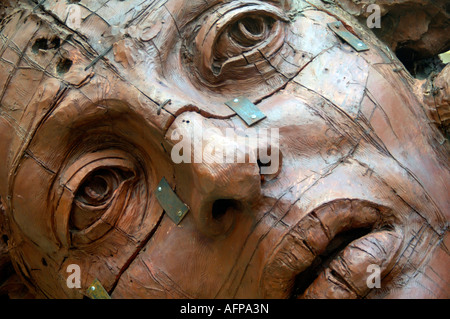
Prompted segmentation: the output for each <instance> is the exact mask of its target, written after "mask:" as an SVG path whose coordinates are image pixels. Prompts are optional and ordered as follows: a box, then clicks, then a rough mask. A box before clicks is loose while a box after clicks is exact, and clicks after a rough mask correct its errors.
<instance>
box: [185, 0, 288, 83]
mask: <svg viewBox="0 0 450 319" xmlns="http://www.w3.org/2000/svg"><path fill="white" fill-rule="evenodd" d="M248 16H259V17H264V18H271V19H273V20H274V21H275V24H274V26H273V27H272V29H271V30H270V32H269V33H268V36H267V37H266V38H265V39H263V40H261V42H260V43H258V44H255V45H254V46H250V47H249V49H248V51H242V52H241V53H239V54H237V55H236V56H229V58H228V59H227V61H225V62H223V64H221V66H220V68H218V67H217V65H216V64H215V62H216V61H215V59H216V54H217V52H216V47H217V45H218V43H219V41H220V39H221V37H222V35H223V34H224V32H227V29H228V28H230V27H231V26H232V25H233V24H234V23H236V22H238V21H239V20H241V19H243V18H246V17H248ZM286 21H289V19H288V18H287V17H286V14H285V12H284V11H283V10H281V9H280V8H277V7H275V6H273V5H271V4H267V3H262V2H259V1H251V2H246V3H242V2H237V3H236V2H232V3H229V4H227V5H225V6H224V7H222V8H220V9H219V10H217V11H216V12H215V13H214V14H213V15H211V16H210V17H209V18H207V19H206V21H205V23H203V24H202V26H201V27H200V30H199V31H198V33H197V34H196V35H194V36H195V40H194V53H193V56H194V64H195V66H196V68H197V70H198V71H199V72H200V74H201V75H202V77H203V79H205V80H206V81H207V82H209V83H217V82H220V81H221V71H222V67H226V66H227V65H228V66H230V67H232V66H233V65H240V64H242V63H243V62H240V61H241V60H242V59H245V60H246V61H247V64H248V63H250V62H249V60H248V58H249V59H252V58H253V57H254V56H255V55H256V56H260V55H261V54H265V53H267V55H266V56H270V55H272V53H274V52H276V51H277V50H278V49H279V48H280V47H281V46H282V45H283V43H284V41H283V40H284V36H285V31H284V30H285V27H284V26H283V22H286ZM266 51H267V52H266Z"/></svg>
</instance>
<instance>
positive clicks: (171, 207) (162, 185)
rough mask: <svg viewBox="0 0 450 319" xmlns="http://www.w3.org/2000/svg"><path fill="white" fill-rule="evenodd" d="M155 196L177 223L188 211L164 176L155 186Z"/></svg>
mask: <svg viewBox="0 0 450 319" xmlns="http://www.w3.org/2000/svg"><path fill="white" fill-rule="evenodd" d="M155 196H156V199H157V200H158V202H159V204H160V205H161V207H162V208H163V209H164V211H165V212H166V214H167V215H168V216H169V217H170V219H172V220H173V222H174V223H175V224H177V225H178V224H179V223H180V222H181V220H182V219H183V217H184V216H185V215H186V214H187V212H188V211H189V207H188V206H187V205H186V204H185V203H183V202H182V201H181V200H180V199H179V198H178V196H177V195H176V194H175V192H174V191H173V190H172V188H171V187H170V185H169V183H167V180H166V179H165V178H164V177H163V178H162V180H161V181H160V182H159V184H158V186H157V187H156V191H155Z"/></svg>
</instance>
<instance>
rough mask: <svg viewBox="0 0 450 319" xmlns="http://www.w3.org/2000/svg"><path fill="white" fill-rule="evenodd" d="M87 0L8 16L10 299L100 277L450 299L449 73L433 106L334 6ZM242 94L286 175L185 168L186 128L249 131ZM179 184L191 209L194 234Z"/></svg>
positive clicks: (4, 161)
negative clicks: (175, 213) (337, 29)
mask: <svg viewBox="0 0 450 319" xmlns="http://www.w3.org/2000/svg"><path fill="white" fill-rule="evenodd" d="M72 2H73V3H72ZM72 2H71V1H52V0H47V1H45V2H44V3H43V4H42V6H37V7H34V6H29V5H28V4H27V3H25V2H23V3H20V5H19V6H17V5H15V6H13V7H12V8H4V9H2V10H3V12H2V14H3V15H4V18H3V20H2V23H1V26H0V27H1V34H0V37H1V38H0V48H1V50H0V57H1V58H0V88H1V95H0V101H1V106H0V197H1V200H2V206H3V208H2V209H1V210H0V231H1V233H2V236H3V237H2V246H0V260H1V261H2V264H0V271H3V269H5V268H1V267H2V265H5V264H7V263H8V259H9V258H10V259H11V261H12V264H13V266H14V269H15V272H16V273H17V276H12V277H10V279H9V280H8V281H6V283H5V285H4V286H3V288H1V289H2V292H3V293H5V292H6V293H9V295H10V296H11V297H22V298H28V297H30V296H31V295H33V296H36V297H48V298H82V297H83V295H84V294H85V291H86V289H87V288H88V286H89V285H90V283H92V281H93V280H94V278H98V279H99V281H100V282H101V283H102V285H103V286H104V287H105V289H106V290H107V291H108V292H109V293H110V294H111V296H112V297H113V298H289V297H299V298H410V297H418V298H422V297H424V298H448V297H450V287H449V282H450V274H449V272H448V267H447V265H448V263H449V262H450V258H449V256H450V253H449V245H450V244H449V237H448V234H449V232H448V220H449V215H450V210H449V193H448V183H449V178H450V176H449V170H448V168H449V167H448V142H447V140H446V139H445V138H444V136H443V135H442V134H441V132H440V131H439V130H438V128H437V126H436V125H434V124H438V125H439V124H441V123H438V122H437V121H436V120H433V116H435V115H436V112H437V113H439V114H447V113H448V90H447V89H445V86H444V84H445V83H448V68H447V69H446V70H445V73H442V75H440V76H438V77H437V79H436V81H435V82H434V83H435V84H436V85H439V87H442V89H440V91H439V92H440V94H442V96H440V95H439V98H438V99H437V100H436V101H442V103H441V102H439V103H440V104H439V105H438V104H435V107H434V111H433V108H432V107H431V106H430V105H432V103H431V104H430V103H429V102H427V98H426V97H424V96H423V95H422V92H425V93H426V92H427V91H426V87H424V86H420V85H419V84H418V83H416V82H415V80H414V79H413V78H412V77H411V76H410V75H409V73H408V72H407V71H406V70H405V69H404V68H403V67H402V65H401V63H400V62H399V61H398V60H397V59H396V57H395V55H394V54H393V51H392V50H390V49H389V48H388V47H387V46H386V45H385V44H383V43H382V42H381V41H380V40H379V39H377V38H376V37H375V35H374V34H373V33H372V32H371V31H370V30H368V29H367V28H365V27H364V25H361V23H360V22H358V21H357V20H356V19H355V18H354V17H353V16H351V15H349V14H348V13H346V12H345V11H342V10H341V9H340V8H338V7H336V6H333V5H330V4H326V5H324V3H322V2H321V1H296V2H293V3H291V2H290V1H279V2H278V1H274V2H273V3H272V2H267V1H232V2H220V1H205V0H199V1H197V0H187V1H179V0H176V1H175V0H169V1H149V2H148V3H147V2H144V3H141V2H142V1H131V0H130V1H113V0H109V1H106V0H105V1H90V0H81V1H72ZM337 19H339V20H341V21H342V22H343V23H344V25H347V26H348V28H349V29H350V28H351V30H352V32H353V33H354V34H356V35H358V36H359V37H360V38H361V39H363V41H364V42H365V43H366V44H367V45H368V46H369V48H370V50H368V51H365V52H360V53H357V52H355V51H354V50H353V49H352V48H351V47H350V46H349V45H347V44H346V43H344V42H342V40H340V39H339V38H338V37H337V36H336V35H335V34H334V33H333V32H332V31H331V30H330V29H329V28H328V27H327V23H329V22H334V21H336V20H337ZM246 26H247V27H246ZM253 27H255V28H256V29H252V28H253ZM242 28H246V30H247V31H248V30H249V29H252V30H253V31H254V33H253V36H252V35H249V34H248V33H245V30H244V29H242ZM243 30H244V31H243ZM255 30H256V31H255ZM447 33H448V32H447ZM102 55H104V56H103V57H101V58H100V59H96V58H97V57H99V56H102ZM92 62H95V63H94V64H92ZM447 87H448V85H447ZM419 92H420V93H419ZM237 96H246V97H247V98H249V99H250V100H251V101H253V102H254V103H255V104H256V105H257V106H258V108H259V109H260V110H261V111H263V112H264V114H265V115H266V116H267V118H266V119H264V120H263V121H261V122H259V123H258V124H257V125H255V127H257V128H278V129H279V132H280V145H279V148H280V151H281V153H282V162H281V167H280V170H279V172H278V174H277V175H276V176H270V178H262V177H261V176H260V173H259V171H260V170H259V167H258V165H257V164H251V163H248V164H231V163H230V164H208V163H205V162H203V163H193V164H186V163H184V164H174V163H173V161H172V159H171V156H170V152H171V149H172V148H173V146H174V145H175V143H177V142H178V141H177V140H175V139H172V136H173V135H172V132H173V131H174V130H177V132H184V133H188V132H191V131H192V130H193V129H194V128H196V127H199V126H200V124H202V125H203V128H204V129H206V128H208V127H215V128H219V129H222V130H224V129H225V128H227V127H231V128H235V129H245V128H246V124H245V123H244V122H243V121H242V120H241V119H240V118H239V117H238V116H237V115H236V114H235V113H234V112H233V111H232V110H231V109H230V108H228V107H227V106H225V104H224V102H225V101H228V100H230V99H232V98H235V97H237ZM436 96H437V95H436ZM169 99H170V102H169V103H166V104H165V105H164V106H162V107H160V105H161V104H163V102H165V101H167V100H169ZM424 102H425V103H424ZM445 103H447V104H445ZM441 105H442V106H441ZM445 105H447V106H445ZM433 112H434V113H433ZM433 114H434V115H433ZM430 118H431V119H430ZM441 120H442V117H441ZM433 121H434V124H433ZM208 138H210V136H209V137H208ZM217 143H220V140H218V142H217ZM162 177H165V178H166V179H167V180H168V182H169V184H170V185H171V186H172V188H173V189H175V192H176V194H177V195H178V197H179V198H180V199H181V200H182V201H183V202H185V203H186V204H187V205H188V206H189V207H190V212H189V213H188V214H187V215H186V217H185V218H184V219H183V220H182V222H181V223H180V224H179V225H176V224H175V223H174V222H173V221H172V220H171V219H170V218H169V217H168V216H167V214H165V213H164V211H163V209H162V208H161V206H160V204H159V203H158V201H157V200H156V198H155V195H154V191H155V189H156V186H157V184H158V183H159V181H160V180H161V179H162ZM218 205H222V207H219V209H218ZM219 212H220V213H219ZM70 264H77V265H79V266H80V268H81V284H82V288H80V289H71V288H68V287H67V285H66V279H67V277H68V275H69V274H68V273H67V267H68V265H70ZM371 264H375V265H378V266H379V267H380V269H381V275H382V282H381V288H379V289H369V288H368V287H367V285H366V279H367V277H368V275H369V274H368V273H367V271H366V270H367V266H368V265H371ZM5 267H7V266H5ZM19 277H20V278H21V279H20V280H21V281H22V282H23V283H25V285H26V287H27V288H28V289H29V293H27V292H26V291H23V290H22V288H23V287H22V288H21V287H20V284H19V282H20V281H19V279H18V278H19ZM0 279H1V278H0ZM2 280H3V279H2Z"/></svg>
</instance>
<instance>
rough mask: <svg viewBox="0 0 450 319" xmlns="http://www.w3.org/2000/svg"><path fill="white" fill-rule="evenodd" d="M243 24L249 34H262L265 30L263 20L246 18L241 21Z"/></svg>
mask: <svg viewBox="0 0 450 319" xmlns="http://www.w3.org/2000/svg"><path fill="white" fill-rule="evenodd" d="M241 23H242V24H243V25H244V27H245V28H246V29H247V31H248V32H250V33H251V34H254V35H258V34H261V32H263V30H264V25H263V24H264V21H263V20H262V19H254V18H244V19H242V20H241Z"/></svg>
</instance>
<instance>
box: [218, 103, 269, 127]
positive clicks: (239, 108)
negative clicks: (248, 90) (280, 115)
mask: <svg viewBox="0 0 450 319" xmlns="http://www.w3.org/2000/svg"><path fill="white" fill-rule="evenodd" d="M225 104H226V105H227V106H228V107H229V108H231V109H232V110H233V111H235V112H236V114H237V115H238V116H239V117H240V118H241V119H242V120H244V122H245V123H247V125H248V126H252V125H253V124H255V123H257V122H259V121H261V120H262V119H264V118H266V116H265V115H264V114H263V113H262V112H261V111H260V110H259V109H258V107H257V106H256V105H255V104H253V103H252V102H251V101H250V100H249V99H247V98H246V97H244V96H240V97H237V98H234V99H232V100H230V101H227V102H225Z"/></svg>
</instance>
